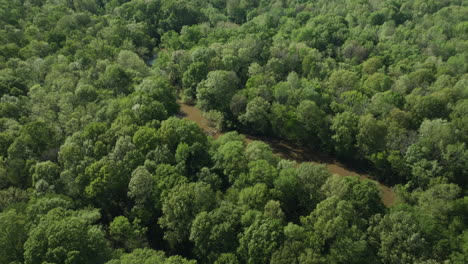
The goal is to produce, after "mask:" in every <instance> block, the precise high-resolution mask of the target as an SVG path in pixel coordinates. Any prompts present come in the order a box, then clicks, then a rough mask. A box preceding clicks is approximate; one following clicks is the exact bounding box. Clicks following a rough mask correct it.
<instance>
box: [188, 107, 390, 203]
mask: <svg viewBox="0 0 468 264" xmlns="http://www.w3.org/2000/svg"><path fill="white" fill-rule="evenodd" d="M179 105H180V115H181V116H182V117H183V118H186V119H188V120H191V121H194V122H195V123H197V124H198V126H199V127H200V128H202V129H203V130H204V131H206V132H207V133H208V134H210V135H213V136H214V137H218V136H220V135H222V134H223V133H217V132H216V130H215V129H214V128H212V127H210V125H209V123H208V121H207V120H206V119H205V118H204V117H203V114H202V112H201V111H200V109H198V108H196V107H194V106H191V105H187V104H183V103H180V102H179ZM244 136H245V137H246V140H247V143H250V142H252V141H256V140H258V141H263V142H265V143H267V144H268V145H269V146H270V147H271V148H272V149H273V152H274V153H275V154H276V155H278V156H280V157H281V158H284V159H289V160H295V161H297V162H314V163H319V164H325V165H326V167H327V169H328V170H329V171H330V172H331V173H333V174H336V175H339V176H356V175H357V176H359V177H360V178H361V179H369V175H366V174H362V173H358V172H356V171H355V170H353V169H352V168H349V167H347V166H345V165H344V164H342V163H340V162H339V161H337V160H335V159H333V158H332V157H330V156H328V155H326V154H324V153H321V152H317V151H313V150H311V149H308V148H305V147H301V146H297V145H295V144H292V143H290V142H287V141H285V140H280V139H272V138H265V137H257V136H252V135H245V134H244ZM379 186H380V189H381V190H382V201H383V203H384V204H385V206H387V207H390V206H392V205H393V204H394V202H395V192H394V191H393V189H392V188H390V187H388V186H386V185H383V184H381V183H379Z"/></svg>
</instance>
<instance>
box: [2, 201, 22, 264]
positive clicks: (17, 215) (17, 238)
mask: <svg viewBox="0 0 468 264" xmlns="http://www.w3.org/2000/svg"><path fill="white" fill-rule="evenodd" d="M0 225H1V226H2V231H1V232H0V247H1V248H2V250H1V252H0V261H1V262H2V263H14V262H16V261H18V262H20V261H21V262H22V261H23V260H24V258H23V252H24V249H23V245H24V242H26V239H27V238H28V235H27V232H28V220H27V219H26V217H25V215H24V214H23V213H21V212H18V211H16V210H15V209H11V210H7V211H4V212H1V213H0Z"/></svg>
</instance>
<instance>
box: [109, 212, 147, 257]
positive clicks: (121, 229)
mask: <svg viewBox="0 0 468 264" xmlns="http://www.w3.org/2000/svg"><path fill="white" fill-rule="evenodd" d="M139 222H140V221H139V219H138V218H136V219H135V220H133V223H130V221H129V220H128V219H127V218H126V217H125V216H117V217H116V218H114V220H112V222H111V223H110V224H109V234H110V235H111V238H112V240H113V241H114V242H115V243H116V246H117V247H119V248H120V247H123V248H125V249H126V250H128V251H130V250H132V249H136V248H141V247H143V246H145V245H146V241H145V238H144V236H145V233H146V231H147V228H145V227H141V226H140V224H139Z"/></svg>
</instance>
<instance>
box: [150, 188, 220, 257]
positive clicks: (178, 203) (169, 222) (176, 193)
mask: <svg viewBox="0 0 468 264" xmlns="http://www.w3.org/2000/svg"><path fill="white" fill-rule="evenodd" d="M214 203H215V197H214V193H213V191H212V190H211V188H210V186H209V185H208V184H206V183H182V184H180V185H177V186H175V187H174V188H173V189H171V190H170V191H169V192H168V194H167V196H166V197H164V199H163V202H162V217H161V218H159V221H158V223H159V225H160V226H161V228H163V230H164V239H166V240H167V241H168V242H169V244H170V246H171V247H172V248H174V249H176V248H179V249H184V246H186V244H187V242H188V241H189V237H190V228H191V227H192V222H193V221H194V220H195V217H196V215H197V214H198V213H200V212H203V211H209V210H211V209H212V208H213V206H214Z"/></svg>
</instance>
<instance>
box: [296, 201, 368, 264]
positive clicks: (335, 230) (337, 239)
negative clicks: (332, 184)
mask: <svg viewBox="0 0 468 264" xmlns="http://www.w3.org/2000/svg"><path fill="white" fill-rule="evenodd" d="M356 213H357V212H356V211H355V209H354V207H353V205H352V204H351V203H350V202H348V201H346V200H340V198H339V197H337V196H331V197H329V198H327V199H326V200H324V201H322V202H321V203H320V204H318V205H317V209H315V210H314V211H313V212H312V213H311V214H310V215H309V216H307V217H304V218H301V222H302V224H303V225H304V227H305V228H306V230H310V231H311V232H312V234H311V235H310V236H309V239H308V241H307V243H308V244H309V245H311V246H312V248H314V249H316V250H321V251H322V252H323V253H324V254H326V255H328V256H327V259H328V261H330V262H336V263H361V262H362V261H364V260H366V259H369V258H368V256H366V254H367V251H368V248H367V243H366V241H365V240H364V239H363V235H364V232H363V230H362V229H361V227H360V226H361V219H360V218H359V217H357V216H356Z"/></svg>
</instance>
